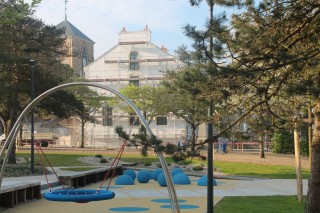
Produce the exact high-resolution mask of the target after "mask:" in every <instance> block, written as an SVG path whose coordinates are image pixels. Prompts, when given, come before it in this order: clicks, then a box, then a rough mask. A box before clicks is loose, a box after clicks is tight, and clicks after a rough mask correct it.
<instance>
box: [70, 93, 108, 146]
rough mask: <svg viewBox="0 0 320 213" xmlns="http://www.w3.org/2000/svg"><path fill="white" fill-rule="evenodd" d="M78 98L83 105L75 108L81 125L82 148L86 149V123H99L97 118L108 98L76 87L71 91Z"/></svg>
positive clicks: (76, 116)
mask: <svg viewBox="0 0 320 213" xmlns="http://www.w3.org/2000/svg"><path fill="white" fill-rule="evenodd" d="M70 90H71V91H72V93H73V94H74V95H75V96H76V99H77V100H78V101H79V102H80V103H83V104H82V105H81V107H77V108H74V109H73V110H74V113H73V114H74V115H75V118H76V119H77V120H78V121H79V122H80V124H81V144H80V148H84V144H85V140H84V139H85V131H84V130H85V125H86V123H88V122H90V123H99V121H98V120H97V118H96V114H97V113H101V112H100V111H99V110H100V108H101V105H102V104H103V103H104V102H106V101H107V98H105V97H103V96H101V95H99V94H98V93H97V92H96V91H94V90H91V89H90V88H88V87H76V88H72V89H70Z"/></svg>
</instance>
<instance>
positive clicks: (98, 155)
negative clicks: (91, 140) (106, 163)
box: [94, 154, 103, 158]
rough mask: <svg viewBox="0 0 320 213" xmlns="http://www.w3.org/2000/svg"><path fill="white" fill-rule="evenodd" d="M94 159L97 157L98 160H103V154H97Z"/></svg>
mask: <svg viewBox="0 0 320 213" xmlns="http://www.w3.org/2000/svg"><path fill="white" fill-rule="evenodd" d="M94 157H96V158H103V157H102V155H101V154H96V155H95V156H94Z"/></svg>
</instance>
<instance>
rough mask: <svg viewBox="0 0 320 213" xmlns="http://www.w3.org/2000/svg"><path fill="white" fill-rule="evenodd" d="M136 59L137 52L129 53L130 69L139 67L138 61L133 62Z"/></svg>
mask: <svg viewBox="0 0 320 213" xmlns="http://www.w3.org/2000/svg"><path fill="white" fill-rule="evenodd" d="M137 60H138V53H137V52H132V53H130V70H138V69H139V63H138V62H135V61H137Z"/></svg>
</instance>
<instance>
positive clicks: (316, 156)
mask: <svg viewBox="0 0 320 213" xmlns="http://www.w3.org/2000/svg"><path fill="white" fill-rule="evenodd" d="M319 171H320V101H318V102H317V104H316V106H315V107H314V129H313V137H312V164H311V171H310V177H309V181H308V195H307V201H306V206H305V212H306V213H315V212H320V202H319V197H320V172H319Z"/></svg>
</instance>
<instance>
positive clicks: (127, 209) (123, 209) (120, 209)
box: [109, 207, 150, 212]
mask: <svg viewBox="0 0 320 213" xmlns="http://www.w3.org/2000/svg"><path fill="white" fill-rule="evenodd" d="M149 210H150V209H149V208H144V207H115V208H110V209H109V211H113V212H145V211H149Z"/></svg>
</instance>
